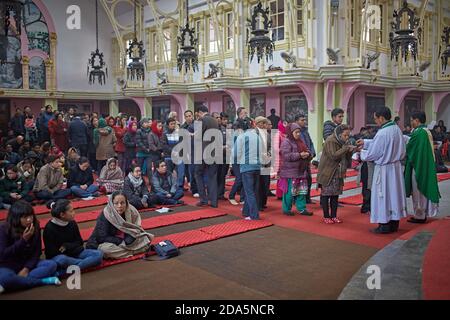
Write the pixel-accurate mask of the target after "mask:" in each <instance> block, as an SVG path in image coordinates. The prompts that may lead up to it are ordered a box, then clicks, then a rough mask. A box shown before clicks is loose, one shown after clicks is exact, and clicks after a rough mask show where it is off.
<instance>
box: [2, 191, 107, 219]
mask: <svg viewBox="0 0 450 320" xmlns="http://www.w3.org/2000/svg"><path fill="white" fill-rule="evenodd" d="M107 203H108V197H106V196H102V197H98V198H95V199H92V200H75V201H72V206H73V208H74V209H81V208H88V207H95V206H101V205H104V204H107ZM33 208H34V213H35V214H36V215H40V214H46V213H49V212H50V210H49V209H48V208H47V207H46V206H45V205H41V206H35V207H33ZM7 215H8V210H0V221H1V220H5V219H6V216H7Z"/></svg>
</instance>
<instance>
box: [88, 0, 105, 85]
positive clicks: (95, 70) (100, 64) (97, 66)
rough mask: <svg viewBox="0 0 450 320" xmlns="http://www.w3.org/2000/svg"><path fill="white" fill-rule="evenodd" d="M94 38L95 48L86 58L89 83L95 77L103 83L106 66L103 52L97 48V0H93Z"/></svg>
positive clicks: (92, 81) (93, 81)
mask: <svg viewBox="0 0 450 320" xmlns="http://www.w3.org/2000/svg"><path fill="white" fill-rule="evenodd" d="M95 39H96V43H97V48H96V49H95V51H92V52H91V58H90V59H89V60H88V68H87V72H88V77H89V84H94V83H95V79H97V81H98V83H99V84H100V85H103V84H105V83H106V78H107V77H108V67H106V62H105V60H104V58H103V52H100V51H99V50H98V0H95ZM103 69H105V70H103Z"/></svg>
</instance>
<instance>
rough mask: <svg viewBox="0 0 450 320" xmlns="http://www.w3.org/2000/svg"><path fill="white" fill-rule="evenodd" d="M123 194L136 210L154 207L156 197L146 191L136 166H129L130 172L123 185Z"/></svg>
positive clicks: (140, 172)
mask: <svg viewBox="0 0 450 320" xmlns="http://www.w3.org/2000/svg"><path fill="white" fill-rule="evenodd" d="M123 193H124V194H125V195H126V197H127V199H128V201H129V202H130V204H132V205H133V206H134V207H135V208H136V209H144V208H153V207H155V203H156V196H155V195H154V194H152V193H150V191H149V190H148V186H147V184H146V183H145V180H144V178H143V177H142V171H141V167H139V166H138V165H132V166H131V171H130V173H129V174H128V176H127V177H126V178H125V181H124V183H123Z"/></svg>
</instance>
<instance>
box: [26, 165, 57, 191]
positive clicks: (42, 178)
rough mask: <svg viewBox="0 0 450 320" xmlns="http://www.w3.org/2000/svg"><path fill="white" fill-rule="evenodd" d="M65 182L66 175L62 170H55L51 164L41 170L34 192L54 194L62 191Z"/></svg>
mask: <svg viewBox="0 0 450 320" xmlns="http://www.w3.org/2000/svg"><path fill="white" fill-rule="evenodd" d="M63 182H64V175H63V172H62V170H61V169H54V168H53V167H52V166H51V165H50V163H48V164H46V165H45V166H43V167H42V168H41V170H39V173H38V175H37V178H36V182H35V183H34V187H33V191H35V192H39V191H49V192H52V193H53V192H55V191H57V190H59V189H61V187H62V184H63Z"/></svg>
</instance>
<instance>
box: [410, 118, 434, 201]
mask: <svg viewBox="0 0 450 320" xmlns="http://www.w3.org/2000/svg"><path fill="white" fill-rule="evenodd" d="M424 128H426V126H425V125H421V126H419V127H417V128H416V129H415V130H414V132H413V133H412V134H411V138H410V139H409V142H408V144H407V145H406V168H405V187H406V196H407V197H409V196H410V195H411V194H412V179H413V177H412V171H413V169H414V171H415V179H416V182H417V187H418V189H419V191H420V193H422V194H423V195H424V196H425V197H426V198H427V199H428V200H430V201H431V202H432V203H439V198H440V197H441V195H440V194H439V188H438V181H437V176H436V166H435V162H434V158H433V149H432V148H431V145H430V140H429V138H428V132H427V131H426V130H425V129H424Z"/></svg>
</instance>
